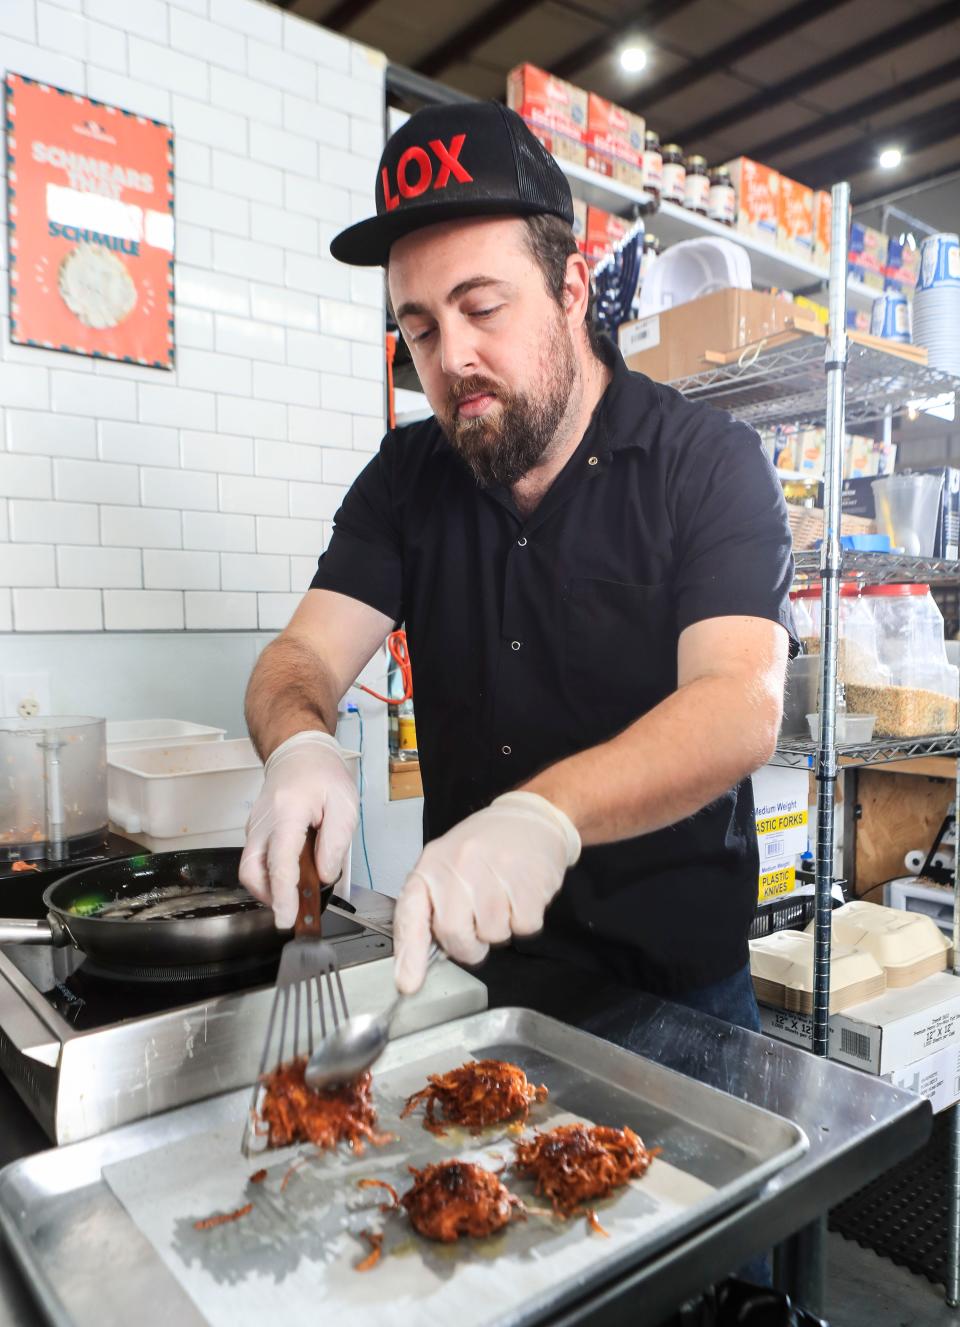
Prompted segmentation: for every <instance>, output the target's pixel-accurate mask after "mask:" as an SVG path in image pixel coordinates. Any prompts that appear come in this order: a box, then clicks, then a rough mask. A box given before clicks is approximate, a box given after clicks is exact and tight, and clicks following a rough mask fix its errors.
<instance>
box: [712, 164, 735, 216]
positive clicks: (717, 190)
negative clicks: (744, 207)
mask: <svg viewBox="0 0 960 1327" xmlns="http://www.w3.org/2000/svg"><path fill="white" fill-rule="evenodd" d="M707 216H708V217H709V218H710V220H711V221H718V222H719V223H720V225H721V226H732V225H733V223H734V222H735V221H736V219H737V191H736V189H735V188H734V187H733V181H732V180H731V178H730V172H729V171H728V170H727V168H726V167H725V166H714V168H713V170H712V171H711V172H710V193H709V196H708V198H707Z"/></svg>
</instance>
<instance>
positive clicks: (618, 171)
mask: <svg viewBox="0 0 960 1327" xmlns="http://www.w3.org/2000/svg"><path fill="white" fill-rule="evenodd" d="M645 131H646V124H645V122H644V119H643V116H642V115H635V114H634V113H633V112H632V111H628V110H624V108H623V107H622V106H616V105H615V104H614V103H613V102H612V101H607V99H606V98H605V97H598V96H597V94H596V93H595V92H591V93H590V94H589V96H588V98H587V133H586V143H587V165H588V166H589V167H590V169H591V170H595V171H598V172H599V173H600V174H601V175H607V176H610V177H612V178H613V179H615V180H620V181H621V182H622V183H624V184H631V185H633V186H634V188H637V189H639V188H640V187H641V186H642V183H643V148H644V133H645Z"/></svg>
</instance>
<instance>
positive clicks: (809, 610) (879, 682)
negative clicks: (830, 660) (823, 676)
mask: <svg viewBox="0 0 960 1327" xmlns="http://www.w3.org/2000/svg"><path fill="white" fill-rule="evenodd" d="M820 593H821V591H820V586H819V585H817V586H813V587H811V588H809V589H804V590H795V591H794V593H793V594H792V595H791V599H792V600H793V612H794V622H795V624H796V630H797V634H798V637H799V640H800V644H801V645H802V646H803V648H804V649H805V650H806V652H807V654H819V653H820V609H821V598H820ZM808 629H809V633H810V634H809V635H806V636H805V635H804V634H803V633H804V632H805V631H807V630H808ZM837 637H838V642H837V681H838V682H839V683H841V684H842V685H843V686H844V687H845V688H846V693H847V708H848V710H849V711H850V713H852V714H872V713H873V712H874V711H873V710H871V709H861V707H860V705H859V704H857V703H856V698H853V699H851V696H850V692H851V690H854V691H855V690H856V688H857V687H874V688H876V687H881V686H885V685H888V684H889V682H890V673H889V671H888V669H887V668H886V667H885V665H884V662H883V660H882V658H881V655H880V646H879V640H878V635H877V626H876V621H875V618H874V614H873V612H872V611H871V608H870V606H869V605H868V604H867V603H866V602H865V600H864V599H863V597H862V595H861V594H860V587H859V585H850V584H846V585H841V586H840V613H839V623H838V630H837Z"/></svg>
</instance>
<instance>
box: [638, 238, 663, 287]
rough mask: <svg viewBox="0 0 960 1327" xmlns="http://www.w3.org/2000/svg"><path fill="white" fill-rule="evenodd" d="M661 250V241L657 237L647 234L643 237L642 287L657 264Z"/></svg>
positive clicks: (641, 259) (641, 260)
mask: <svg viewBox="0 0 960 1327" xmlns="http://www.w3.org/2000/svg"><path fill="white" fill-rule="evenodd" d="M660 249H661V244H660V241H659V240H658V239H657V237H656V235H650V234H646V235H644V237H643V254H642V255H641V258H640V285H643V282H644V281H645V280H646V278H647V276H648V275H649V273H650V269H651V268H652V267H653V264H654V263H655V262H656V260H657V257H658V256H659V253H660Z"/></svg>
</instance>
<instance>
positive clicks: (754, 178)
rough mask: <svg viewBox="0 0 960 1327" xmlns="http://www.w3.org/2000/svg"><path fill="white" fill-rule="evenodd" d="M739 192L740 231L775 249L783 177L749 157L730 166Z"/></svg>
mask: <svg viewBox="0 0 960 1327" xmlns="http://www.w3.org/2000/svg"><path fill="white" fill-rule="evenodd" d="M727 170H728V171H729V172H730V178H731V180H732V181H733V187H734V188H735V189H736V191H737V230H738V231H740V233H741V234H742V235H749V236H750V237H751V238H752V239H755V240H762V241H763V242H764V243H766V244H769V245H770V247H771V248H776V244H777V228H778V226H779V197H780V176H779V174H778V173H777V171H775V170H773V169H771V167H770V166H763V165H761V164H760V162H758V161H751V160H750V158H749V157H737V158H736V159H735V160H733V161H728V162H727Z"/></svg>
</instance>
